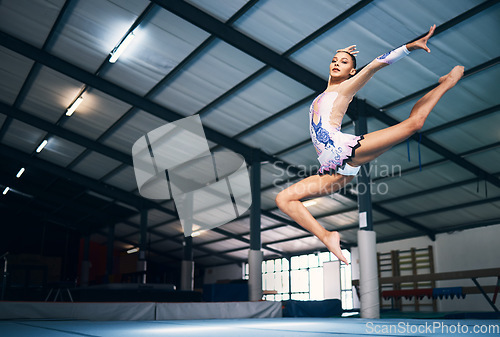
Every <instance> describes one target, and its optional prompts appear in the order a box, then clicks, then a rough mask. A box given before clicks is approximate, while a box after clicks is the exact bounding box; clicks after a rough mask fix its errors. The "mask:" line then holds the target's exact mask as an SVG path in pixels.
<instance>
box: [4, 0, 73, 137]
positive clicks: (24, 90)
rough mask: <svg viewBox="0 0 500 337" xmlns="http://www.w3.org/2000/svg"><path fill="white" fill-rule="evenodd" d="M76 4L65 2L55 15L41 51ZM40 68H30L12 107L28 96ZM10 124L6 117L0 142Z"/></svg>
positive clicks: (51, 39) (36, 64)
mask: <svg viewBox="0 0 500 337" xmlns="http://www.w3.org/2000/svg"><path fill="white" fill-rule="evenodd" d="M76 2H77V1H76V0H66V1H65V3H64V4H63V6H62V7H61V10H60V11H59V14H58V15H57V18H56V20H55V21H54V24H53V25H52V28H51V29H50V32H49V34H48V35H47V38H46V39H45V42H44V43H43V45H42V50H47V49H48V48H50V47H51V46H52V44H53V43H54V41H55V35H56V32H57V30H58V29H59V28H60V27H61V26H62V25H63V24H64V23H65V22H66V21H67V18H68V16H69V14H70V12H71V9H72V8H73V6H74V5H75V4H76ZM41 68H42V66H41V65H40V64H39V63H37V62H35V63H34V64H33V65H32V66H31V69H30V71H29V73H28V75H27V76H26V79H25V80H24V83H23V85H22V86H21V89H20V90H19V92H18V94H17V96H16V99H15V101H14V104H13V106H14V107H16V108H18V107H20V106H21V104H22V103H23V101H24V99H25V98H26V96H27V95H28V92H29V91H30V89H31V86H32V85H33V83H34V82H35V79H36V77H37V75H38V73H39V72H40V69H41ZM11 122H12V118H11V117H8V118H7V119H6V120H5V121H4V123H3V125H2V128H1V129H0V141H1V140H2V138H3V137H4V135H5V133H6V132H7V130H8V128H9V126H10V124H11Z"/></svg>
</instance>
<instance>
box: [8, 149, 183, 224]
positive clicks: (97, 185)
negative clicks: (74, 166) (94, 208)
mask: <svg viewBox="0 0 500 337" xmlns="http://www.w3.org/2000/svg"><path fill="white" fill-rule="evenodd" d="M0 154H1V155H3V156H6V157H9V158H12V159H15V160H18V161H20V162H23V163H25V164H27V165H30V166H33V167H35V168H37V169H40V170H43V171H46V172H48V173H50V174H55V175H58V176H60V177H62V178H65V179H67V180H70V181H73V182H75V183H77V184H80V185H82V186H84V187H86V188H88V189H90V190H93V191H95V192H97V193H100V194H102V195H104V196H107V197H109V198H112V199H116V200H119V201H121V202H123V203H125V204H127V205H130V206H132V207H135V208H137V209H138V210H139V209H141V208H142V207H147V208H154V209H158V210H160V211H162V212H164V213H167V214H170V215H174V216H176V215H177V213H175V212H173V211H171V210H169V209H167V208H165V207H162V206H161V205H159V204H158V203H156V202H153V201H150V200H148V199H145V198H142V197H139V196H136V195H134V194H132V193H129V192H126V191H123V190H121V189H119V188H117V187H114V186H111V185H107V184H105V183H102V182H98V181H96V180H94V179H92V178H89V177H86V176H84V175H81V174H79V173H76V172H74V171H70V170H68V169H66V168H63V167H60V166H58V165H55V164H52V163H50V162H48V161H45V160H42V159H39V158H35V157H32V156H30V155H28V154H26V153H23V152H21V151H19V150H16V149H13V148H12V147H10V146H7V145H1V144H0Z"/></svg>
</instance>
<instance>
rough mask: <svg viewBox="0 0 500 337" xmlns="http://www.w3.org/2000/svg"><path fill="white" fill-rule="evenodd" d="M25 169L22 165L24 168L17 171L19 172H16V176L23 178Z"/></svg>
mask: <svg viewBox="0 0 500 337" xmlns="http://www.w3.org/2000/svg"><path fill="white" fill-rule="evenodd" d="M24 171H26V170H25V169H24V167H22V168H21V169H20V170H19V172H17V174H16V178H21V176H22V175H23V173H24Z"/></svg>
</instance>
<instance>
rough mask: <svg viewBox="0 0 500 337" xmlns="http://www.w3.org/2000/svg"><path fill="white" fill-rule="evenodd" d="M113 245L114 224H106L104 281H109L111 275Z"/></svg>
mask: <svg viewBox="0 0 500 337" xmlns="http://www.w3.org/2000/svg"><path fill="white" fill-rule="evenodd" d="M114 246H115V225H114V224H112V225H109V226H108V247H107V248H108V250H107V254H106V283H111V276H112V275H113V258H114V257H113V251H114Z"/></svg>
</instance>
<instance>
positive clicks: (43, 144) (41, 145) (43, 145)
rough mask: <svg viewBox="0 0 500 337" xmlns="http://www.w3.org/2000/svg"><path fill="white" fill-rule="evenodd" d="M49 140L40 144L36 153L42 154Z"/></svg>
mask: <svg viewBox="0 0 500 337" xmlns="http://www.w3.org/2000/svg"><path fill="white" fill-rule="evenodd" d="M47 143H48V142H47V139H45V140H44V141H43V142H42V144H40V146H39V147H38V148H37V149H36V153H40V152H42V150H43V148H44V147H45V145H47Z"/></svg>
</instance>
